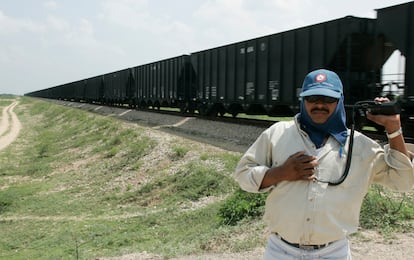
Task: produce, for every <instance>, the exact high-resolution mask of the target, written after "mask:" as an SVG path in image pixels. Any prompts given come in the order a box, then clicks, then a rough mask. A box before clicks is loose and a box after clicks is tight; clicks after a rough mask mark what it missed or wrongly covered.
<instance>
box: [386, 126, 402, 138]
mask: <svg viewBox="0 0 414 260" xmlns="http://www.w3.org/2000/svg"><path fill="white" fill-rule="evenodd" d="M402 133H403V132H402V129H401V127H400V129H398V130H397V131H395V132H393V133H391V134H389V133H386V134H387V137H388V139H393V138H395V137H397V136H399V135H402Z"/></svg>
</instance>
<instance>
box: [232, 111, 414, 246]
mask: <svg viewBox="0 0 414 260" xmlns="http://www.w3.org/2000/svg"><path fill="white" fill-rule="evenodd" d="M348 142H349V138H348V140H347V143H346V144H345V146H344V147H340V144H339V143H338V142H337V141H336V140H335V139H333V138H332V137H330V138H329V139H328V140H327V142H326V144H325V145H324V146H323V147H322V148H321V149H319V150H318V151H317V150H316V147H315V145H314V144H313V143H312V141H311V140H310V139H309V137H308V135H307V134H306V133H305V132H304V131H302V130H301V129H300V126H299V123H298V121H297V118H295V120H293V121H288V122H278V123H276V124H274V125H273V126H271V127H270V128H268V129H267V130H265V131H264V132H263V133H262V134H261V135H260V136H259V137H258V139H257V140H256V141H255V143H254V144H253V145H252V146H251V147H250V148H249V149H248V150H247V152H246V153H245V154H244V155H243V156H242V158H241V160H240V162H239V163H238V165H237V168H236V171H235V174H234V176H235V179H236V180H237V182H238V183H239V184H240V186H241V188H242V189H244V190H246V191H249V192H265V191H269V195H268V197H267V201H266V209H265V215H264V220H265V222H266V223H267V225H268V227H269V229H270V231H271V232H274V233H278V234H279V235H280V236H281V237H283V238H284V239H286V240H288V241H289V242H292V243H300V244H308V245H319V244H325V243H328V242H332V241H336V240H339V239H343V238H345V237H347V236H348V235H349V234H351V233H353V232H355V231H356V230H357V228H358V224H359V212H360V208H361V205H362V202H363V198H364V196H365V194H366V193H367V191H368V188H369V185H370V184H372V183H379V184H382V185H384V186H386V187H388V188H390V189H392V190H398V191H411V190H412V189H413V187H414V168H413V164H412V162H411V161H410V159H409V158H408V157H407V156H405V155H404V154H402V153H400V152H399V151H396V150H393V149H390V148H389V146H388V145H386V146H385V147H384V148H382V147H381V146H380V145H379V144H378V143H377V142H375V141H373V140H371V139H370V138H368V137H366V136H365V135H362V134H361V133H359V132H358V131H355V136H354V147H353V153H352V160H351V167H350V170H349V174H348V177H347V178H346V180H345V181H344V182H343V183H342V184H340V185H338V186H330V185H328V184H327V183H322V182H318V181H314V182H313V181H294V182H288V181H283V182H280V183H278V184H277V185H275V186H272V187H269V188H266V189H262V190H261V189H260V185H261V182H262V180H263V177H264V175H265V173H266V171H267V170H268V169H269V168H271V167H276V166H280V165H282V164H283V163H284V162H285V161H286V160H287V158H288V157H289V156H290V155H292V154H294V153H296V152H298V151H306V153H307V154H308V155H314V156H317V160H318V167H317V169H316V173H315V174H316V176H317V178H318V179H319V180H329V181H336V180H338V179H339V178H340V177H341V175H342V174H343V172H344V168H345V164H346V157H347V147H348ZM407 147H408V149H409V151H410V153H412V152H413V151H414V145H413V144H407Z"/></svg>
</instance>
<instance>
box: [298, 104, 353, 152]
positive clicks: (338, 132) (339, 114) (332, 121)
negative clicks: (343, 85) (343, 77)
mask: <svg viewBox="0 0 414 260" xmlns="http://www.w3.org/2000/svg"><path fill="white" fill-rule="evenodd" d="M299 121H300V123H301V125H302V129H303V130H304V131H305V132H306V133H307V134H308V135H309V137H310V139H311V140H312V142H313V143H314V144H315V145H316V147H318V148H319V147H321V146H322V144H323V141H324V139H325V137H327V136H328V135H331V136H332V137H333V138H335V140H337V141H338V142H339V143H340V144H341V146H344V145H345V142H346V137H347V127H346V114H345V107H344V98H343V97H341V98H340V99H339V102H338V105H337V106H336V109H335V112H334V113H333V114H332V115H331V116H330V117H329V118H328V120H326V122H325V123H323V124H316V123H314V122H313V121H312V119H311V118H310V116H309V115H308V113H307V112H306V109H305V101H303V100H302V101H301V104H300V115H299Z"/></svg>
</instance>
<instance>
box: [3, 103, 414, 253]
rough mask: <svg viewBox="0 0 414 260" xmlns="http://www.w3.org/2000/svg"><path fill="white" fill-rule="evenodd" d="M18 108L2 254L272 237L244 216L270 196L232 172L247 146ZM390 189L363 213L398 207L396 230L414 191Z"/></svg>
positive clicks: (171, 249) (226, 245) (173, 246)
mask: <svg viewBox="0 0 414 260" xmlns="http://www.w3.org/2000/svg"><path fill="white" fill-rule="evenodd" d="M8 104H9V101H1V102H0V108H3V107H4V106H6V105H8ZM15 112H16V113H17V114H18V117H19V119H20V121H21V122H22V125H23V129H22V130H21V132H20V135H19V137H18V139H17V140H16V141H15V142H14V143H13V144H12V145H10V146H9V147H7V148H6V149H5V150H3V151H0V230H1V236H0V259H95V258H97V257H101V256H114V255H123V254H128V253H133V252H142V251H146V252H150V253H154V254H158V255H163V256H167V257H168V256H175V255H187V254H202V253H203V252H206V251H209V252H212V251H218V252H220V251H221V252H223V251H244V250H248V249H251V248H255V247H257V246H263V244H264V241H265V236H264V234H263V233H264V230H265V229H264V226H263V223H262V221H261V220H260V217H256V218H244V216H245V215H258V213H259V215H260V212H261V210H262V207H261V205H262V202H263V197H254V198H251V197H250V198H249V199H248V201H247V202H246V200H244V199H245V195H243V194H242V193H239V192H235V191H237V190H238V188H237V185H236V184H235V183H234V181H233V180H232V178H231V174H232V172H233V170H234V167H235V165H236V163H237V161H238V159H239V158H240V154H237V153H232V152H227V151H222V150H219V149H216V148H213V147H208V146H205V145H201V144H198V143H195V142H192V141H189V140H186V139H182V138H179V137H170V136H167V135H166V134H163V133H162V132H157V131H155V130H152V129H149V128H143V127H139V126H136V125H134V124H130V123H125V122H120V121H119V120H117V119H114V118H110V117H103V116H99V115H95V114H91V113H88V112H84V111H81V110H77V109H72V108H66V107H62V106H58V105H55V104H52V103H47V102H43V101H39V100H34V99H29V98H21V100H20V104H19V105H18V106H17V107H16V108H15ZM377 191H381V192H380V193H378V192H377ZM384 192H386V191H384V190H378V188H374V189H373V191H372V192H371V193H370V194H372V195H370V196H371V197H372V199H369V201H368V202H367V203H366V206H365V208H366V209H367V210H366V211H365V213H364V214H363V219H362V223H364V225H365V223H367V225H370V227H371V228H374V229H378V228H379V225H378V223H383V222H384V219H379V220H376V219H377V218H379V217H381V216H383V215H384V212H388V211H390V210H394V211H396V212H397V213H398V214H389V215H390V216H391V217H390V218H389V219H388V220H389V224H387V225H386V227H389V229H387V230H388V231H389V230H397V231H398V230H399V229H400V228H401V229H403V228H407V227H411V226H409V224H407V223H409V222H410V219H412V218H414V213H413V208H412V207H409V206H407V205H413V198H412V197H409V196H405V197H404V200H401V199H400V198H398V199H396V200H394V199H390V197H394V195H392V196H386V197H385V200H382V199H381V198H383V194H384ZM376 194H379V195H376ZM371 197H369V198H371ZM378 198H379V199H380V200H378ZM389 201H391V202H392V203H393V204H387V203H389ZM394 202H395V203H394ZM400 202H401V205H402V206H401V208H398V206H399V205H400ZM384 210H385V211H384ZM401 212H403V213H404V214H400V213H401ZM390 213H391V212H390ZM387 214H388V213H387ZM239 219H241V220H239ZM378 221H379V222H378ZM224 223H227V224H229V223H231V224H232V225H227V224H224ZM382 230H385V229H384V228H382ZM388 231H387V232H388Z"/></svg>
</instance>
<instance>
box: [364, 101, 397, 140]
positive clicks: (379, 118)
mask: <svg viewBox="0 0 414 260" xmlns="http://www.w3.org/2000/svg"><path fill="white" fill-rule="evenodd" d="M374 101H375V102H378V103H384V102H390V100H389V99H388V98H385V97H377V98H375V100H374ZM367 118H368V119H369V120H371V121H373V122H375V123H377V124H378V125H382V126H384V128H385V131H387V133H393V132H395V131H397V130H398V129H400V127H401V121H400V115H399V114H396V115H373V114H371V113H369V112H368V113H367Z"/></svg>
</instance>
